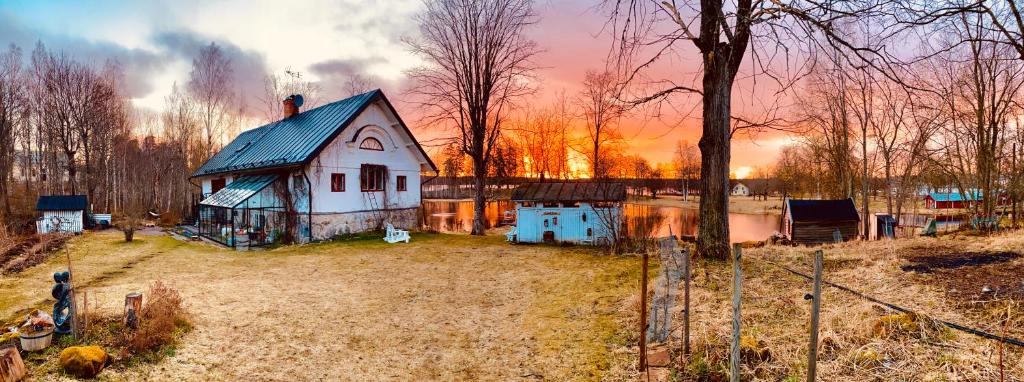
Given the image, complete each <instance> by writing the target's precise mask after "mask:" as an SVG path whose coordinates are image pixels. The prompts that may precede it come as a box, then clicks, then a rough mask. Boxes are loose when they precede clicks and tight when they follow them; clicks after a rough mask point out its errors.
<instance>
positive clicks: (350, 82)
mask: <svg viewBox="0 0 1024 382" xmlns="http://www.w3.org/2000/svg"><path fill="white" fill-rule="evenodd" d="M374 82H375V81H374V79H373V78H372V77H370V76H367V75H364V74H360V73H353V74H351V75H349V76H348V78H346V79H345V83H344V84H343V85H342V89H343V90H344V91H345V94H344V95H345V96H347V97H352V96H356V95H359V94H363V93H366V92H368V91H370V90H373V89H375V88H376V86H374Z"/></svg>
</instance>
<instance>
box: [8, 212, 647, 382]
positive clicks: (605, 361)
mask: <svg viewBox="0 0 1024 382" xmlns="http://www.w3.org/2000/svg"><path fill="white" fill-rule="evenodd" d="M136 238H137V239H136V242H134V243H123V238H122V236H121V235H120V234H119V233H118V232H112V231H108V232H101V233H89V234H86V235H85V236H82V237H79V238H76V239H74V240H72V241H71V249H70V250H71V253H72V258H73V261H74V268H75V271H76V275H75V277H76V282H77V285H78V289H79V291H88V294H89V296H90V297H89V300H90V304H91V305H92V307H91V308H90V309H103V310H108V311H110V312H111V313H112V314H119V313H120V311H121V309H122V304H123V298H124V295H125V294H126V293H128V292H131V291H136V290H139V291H144V290H146V288H147V287H148V285H149V284H150V283H151V282H152V281H153V280H163V281H164V282H166V283H168V284H169V285H171V286H173V287H175V288H177V289H178V290H180V292H181V294H182V296H183V298H184V300H185V304H186V307H187V308H188V310H189V311H190V313H191V314H192V316H193V321H194V324H195V328H194V330H192V331H191V332H189V333H188V334H186V335H185V337H184V338H183V339H182V341H181V343H180V344H179V345H178V346H177V347H176V348H175V349H174V350H173V353H174V354H173V355H172V356H170V357H167V358H165V359H164V360H163V361H161V362H159V363H157V364H155V365H147V364H142V365H133V366H131V367H117V366H116V365H115V366H114V367H113V368H111V369H109V370H106V371H104V372H103V373H102V374H101V375H100V377H101V380H225V381H227V380H231V381H234V380H261V381H274V380H278V381H296V380H357V381H365V380H401V381H409V380H540V379H544V380H600V379H606V380H625V379H630V378H632V377H631V375H632V373H634V372H635V371H633V370H631V369H630V368H631V367H633V364H634V363H635V361H634V360H635V359H636V358H635V353H634V352H631V351H629V345H630V344H631V341H633V340H634V338H635V337H633V334H632V333H629V332H628V331H626V330H625V329H624V328H625V327H626V325H633V324H635V322H636V321H635V318H634V317H632V316H634V315H635V313H633V312H634V309H635V307H634V304H635V302H636V297H635V295H636V290H637V285H638V284H637V280H638V279H639V261H638V260H637V259H636V258H635V257H613V256H606V255H601V254H600V253H599V252H597V251H594V250H589V249H583V248H560V247H550V246H510V245H507V244H505V243H504V241H503V237H501V236H498V235H493V236H489V237H484V238H479V237H470V236H467V235H430V234H424V235H414V236H413V241H412V243H411V244H408V245H406V244H396V245H389V244H386V243H384V242H383V241H381V240H380V239H379V238H372V239H362V240H351V241H345V242H334V243H325V244H315V245H305V246H293V247H286V248H279V249H274V250H268V251H261V252H234V251H229V250H225V249H220V248H215V247H213V246H210V245H207V244H201V243H184V242H179V241H177V240H175V239H172V238H170V237H168V236H164V235H136ZM63 264H64V261H63V256H57V257H54V258H52V259H51V260H50V261H49V262H47V263H44V264H42V265H39V266H37V267H34V268H32V269H29V270H28V271H26V272H23V273H21V274H18V275H16V276H13V277H6V278H4V279H3V280H2V281H0V296H3V298H2V299H0V317H5V318H8V319H14V318H15V317H17V315H20V314H21V313H23V311H24V310H25V309H26V308H27V307H32V306H40V307H45V304H48V303H50V302H49V301H47V300H48V295H49V289H50V286H51V283H50V273H51V272H53V271H55V270H58V269H62V268H63V267H64V265H63ZM631 313H633V314H631ZM634 349H635V347H634ZM30 367H31V366H30ZM33 378H35V379H39V380H52V379H60V378H62V377H61V376H60V375H58V374H53V373H50V374H44V375H38V374H37V375H35V376H34V377H33Z"/></svg>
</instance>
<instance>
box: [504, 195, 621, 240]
mask: <svg viewBox="0 0 1024 382" xmlns="http://www.w3.org/2000/svg"><path fill="white" fill-rule="evenodd" d="M625 200H626V187H625V185H623V184H622V183H611V182H541V183H527V184H524V185H521V186H519V187H517V188H516V189H515V190H513V191H512V202H514V203H515V205H516V228H515V232H516V235H515V238H513V239H514V240H515V241H516V242H519V243H541V242H567V243H577V244H604V243H610V242H611V240H612V239H613V238H614V237H615V235H617V234H619V233H620V231H619V230H620V229H621V225H622V202H623V201H625Z"/></svg>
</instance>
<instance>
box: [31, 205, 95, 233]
mask: <svg viewBox="0 0 1024 382" xmlns="http://www.w3.org/2000/svg"><path fill="white" fill-rule="evenodd" d="M83 217H84V214H83V211H82V210H78V211H43V218H42V219H40V220H36V232H38V233H50V232H55V231H56V230H57V227H55V226H54V225H53V224H52V223H53V221H54V218H60V220H61V226H60V232H65V233H67V232H71V233H82V229H83V223H84V222H83V220H82V219H83Z"/></svg>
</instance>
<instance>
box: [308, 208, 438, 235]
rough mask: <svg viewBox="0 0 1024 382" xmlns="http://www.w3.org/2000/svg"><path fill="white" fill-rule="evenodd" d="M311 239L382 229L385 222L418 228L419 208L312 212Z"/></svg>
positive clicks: (397, 225) (398, 226) (409, 228)
mask: <svg viewBox="0 0 1024 382" xmlns="http://www.w3.org/2000/svg"><path fill="white" fill-rule="evenodd" d="M312 220H313V240H328V239H330V238H332V237H335V236H338V235H346V234H352V233H359V232H366V231H373V230H377V229H383V228H384V227H385V226H386V225H387V223H391V225H393V226H395V228H400V229H406V230H415V229H418V228H419V222H420V209H419V208H418V207H417V208H403V209H394V210H381V211H359V212H344V213H319V214H318V213H314V214H313V219H312Z"/></svg>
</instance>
